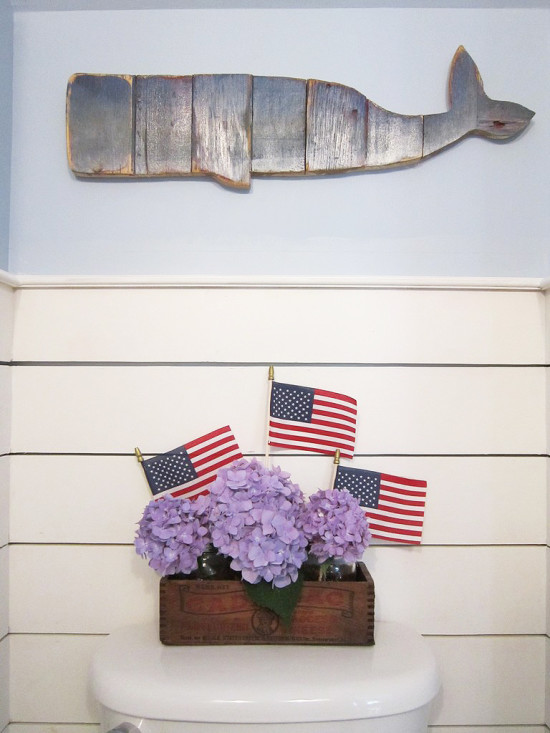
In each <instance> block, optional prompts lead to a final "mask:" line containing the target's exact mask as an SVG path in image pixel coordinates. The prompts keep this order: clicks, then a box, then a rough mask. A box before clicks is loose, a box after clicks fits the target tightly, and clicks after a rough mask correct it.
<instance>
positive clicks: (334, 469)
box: [330, 448, 340, 489]
mask: <svg viewBox="0 0 550 733" xmlns="http://www.w3.org/2000/svg"><path fill="white" fill-rule="evenodd" d="M339 465H340V448H336V451H335V453H334V464H333V466H332V481H331V484H330V488H331V489H333V488H334V484H335V483H336V474H337V472H338V466H339Z"/></svg>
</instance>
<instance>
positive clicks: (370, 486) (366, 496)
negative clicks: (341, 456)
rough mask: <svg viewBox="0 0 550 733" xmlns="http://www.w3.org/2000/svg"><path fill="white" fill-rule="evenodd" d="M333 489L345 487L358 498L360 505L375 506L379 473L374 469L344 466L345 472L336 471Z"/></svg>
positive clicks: (378, 494)
mask: <svg viewBox="0 0 550 733" xmlns="http://www.w3.org/2000/svg"><path fill="white" fill-rule="evenodd" d="M334 488H335V489H347V490H348V491H349V492H350V494H352V495H353V496H355V498H356V499H358V500H359V504H360V505H361V506H362V507H365V508H367V507H371V508H374V507H377V506H378V499H379V497H380V474H379V473H376V472H375V471H365V470H362V469H354V468H346V471H345V474H344V473H343V472H342V471H338V472H337V474H336V481H335V483H334Z"/></svg>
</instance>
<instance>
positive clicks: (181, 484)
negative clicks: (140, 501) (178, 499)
mask: <svg viewBox="0 0 550 733" xmlns="http://www.w3.org/2000/svg"><path fill="white" fill-rule="evenodd" d="M242 457H243V455H242V453H241V450H240V448H239V446H238V445H237V441H236V440H235V437H234V435H233V433H232V432H231V428H230V427H229V425H226V426H225V427H223V428H219V429H218V430H213V431H212V432H211V433H208V434H207V435H203V436H202V437H201V438H196V440H191V441H190V442H189V443H185V445H182V446H181V447H179V448H174V450H171V451H168V453H162V454H160V455H158V456H155V457H154V458H147V459H146V460H144V461H143V463H142V464H141V465H142V466H143V470H144V471H145V476H146V477H147V481H148V483H149V486H150V488H151V491H152V492H153V496H154V497H155V499H158V498H160V497H161V496H166V495H168V494H170V495H171V496H185V497H186V498H188V499H192V498H193V497H195V496H198V495H199V494H205V493H207V491H208V486H209V484H211V483H212V482H213V481H214V479H215V478H216V474H217V473H218V471H219V469H220V468H222V467H223V466H226V465H227V464H228V463H231V462H232V461H236V460H237V459H238V458H242Z"/></svg>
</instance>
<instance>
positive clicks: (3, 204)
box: [0, 0, 13, 270]
mask: <svg viewBox="0 0 550 733" xmlns="http://www.w3.org/2000/svg"><path fill="white" fill-rule="evenodd" d="M12 78H13V17H12V12H11V8H10V7H9V2H8V0H0V89H1V90H2V96H1V99H2V101H1V103H0V269H3V270H7V269H8V266H9V218H10V157H11V116H12Z"/></svg>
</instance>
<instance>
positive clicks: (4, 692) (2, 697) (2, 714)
mask: <svg viewBox="0 0 550 733" xmlns="http://www.w3.org/2000/svg"><path fill="white" fill-rule="evenodd" d="M9 677H10V665H9V639H8V637H4V638H0V731H1V730H3V729H4V728H5V726H6V725H7V724H8V721H9V711H10V703H9V692H10V681H9Z"/></svg>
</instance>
